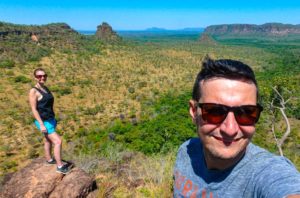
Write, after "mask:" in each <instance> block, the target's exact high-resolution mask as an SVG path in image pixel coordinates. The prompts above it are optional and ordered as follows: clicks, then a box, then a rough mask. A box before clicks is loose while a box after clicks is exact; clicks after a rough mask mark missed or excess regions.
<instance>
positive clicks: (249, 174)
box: [174, 138, 300, 198]
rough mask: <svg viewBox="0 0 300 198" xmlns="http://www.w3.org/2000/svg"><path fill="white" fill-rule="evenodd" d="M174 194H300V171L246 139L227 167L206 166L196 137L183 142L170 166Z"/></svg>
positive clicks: (278, 196)
mask: <svg viewBox="0 0 300 198" xmlns="http://www.w3.org/2000/svg"><path fill="white" fill-rule="evenodd" d="M174 177H175V178H174V179H175V182H174V197H209V198H213V197H218V198H226V197H228V198H232V197H238V198H240V197H241V198H242V197H245V198H246V197H249V198H254V197H261V198H262V197H268V198H282V197H285V196H287V195H292V194H300V173H299V172H298V171H297V169H296V168H295V167H294V166H293V164H292V163H291V162H290V161H289V160H288V159H286V158H284V157H280V156H276V155H273V154H271V153H270V152H268V151H266V150H264V149H262V148H260V147H258V146H255V145H254V144H252V143H250V144H249V145H248V147H247V150H246V153H245V155H244V157H243V158H242V159H241V160H240V161H239V162H238V163H237V164H236V165H235V166H234V167H231V168H229V169H226V170H223V171H218V170H209V169H207V167H206V164H205V160H204V156H203V150H202V144H201V141H200V139H199V138H193V139H190V140H188V141H186V142H185V143H183V144H182V145H181V146H180V148H179V151H178V154H177V159H176V164H175V167H174Z"/></svg>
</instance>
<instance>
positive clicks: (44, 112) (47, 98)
mask: <svg viewBox="0 0 300 198" xmlns="http://www.w3.org/2000/svg"><path fill="white" fill-rule="evenodd" d="M34 88H35V89H36V90H37V91H38V92H40V94H42V96H43V98H42V99H41V100H39V101H37V111H38V112H39V114H40V117H41V119H42V120H49V119H52V118H54V117H55V114H54V111H53V104H54V97H53V95H52V93H51V92H50V90H49V89H48V88H47V87H43V88H44V89H45V90H46V91H47V93H46V92H44V91H42V90H40V89H39V88H37V87H34Z"/></svg>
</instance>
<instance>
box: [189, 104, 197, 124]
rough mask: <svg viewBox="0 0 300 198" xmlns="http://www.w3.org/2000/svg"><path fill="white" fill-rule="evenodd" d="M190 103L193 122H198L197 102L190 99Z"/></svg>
mask: <svg viewBox="0 0 300 198" xmlns="http://www.w3.org/2000/svg"><path fill="white" fill-rule="evenodd" d="M189 105H190V115H191V117H192V120H193V123H195V124H196V119H197V102H196V101H195V100H190V101H189Z"/></svg>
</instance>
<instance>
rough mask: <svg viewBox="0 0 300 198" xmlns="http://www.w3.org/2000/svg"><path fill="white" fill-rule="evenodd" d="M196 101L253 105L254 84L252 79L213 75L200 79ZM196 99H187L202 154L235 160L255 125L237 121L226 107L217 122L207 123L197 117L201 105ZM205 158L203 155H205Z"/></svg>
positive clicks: (254, 101) (242, 150)
mask: <svg viewBox="0 0 300 198" xmlns="http://www.w3.org/2000/svg"><path fill="white" fill-rule="evenodd" d="M200 87H201V93H202V95H201V98H200V101H199V102H200V103H217V104H222V105H226V106H230V107H233V106H241V105H256V87H255V84H254V83H250V82H245V81H240V80H231V79H225V78H213V79H208V80H205V81H202V82H201V84H200ZM196 103H197V102H196V101H194V100H191V101H190V114H191V116H192V118H193V121H194V122H195V123H196V125H197V132H198V135H199V137H200V139H201V140H202V143H203V147H204V152H205V156H209V158H210V159H217V160H227V161H235V159H236V158H238V157H239V156H241V155H242V154H243V153H244V151H245V149H246V147H247V145H248V144H249V142H250V140H251V138H252V136H253V134H254V132H255V126H254V125H251V126H243V125H240V124H238V123H237V121H236V119H235V117H234V113H233V112H231V111H229V113H228V114H227V117H226V118H225V120H224V121H223V122H221V123H220V124H210V123H207V122H205V121H204V120H203V119H202V117H201V113H202V112H201V108H199V107H197V105H196ZM206 160H207V159H206Z"/></svg>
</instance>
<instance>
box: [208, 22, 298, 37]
mask: <svg viewBox="0 0 300 198" xmlns="http://www.w3.org/2000/svg"><path fill="white" fill-rule="evenodd" d="M204 33H207V34H209V35H269V36H285V35H290V34H300V25H291V24H282V23H266V24H263V25H254V24H224V25H211V26H208V27H207V28H205V30H204Z"/></svg>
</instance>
